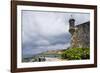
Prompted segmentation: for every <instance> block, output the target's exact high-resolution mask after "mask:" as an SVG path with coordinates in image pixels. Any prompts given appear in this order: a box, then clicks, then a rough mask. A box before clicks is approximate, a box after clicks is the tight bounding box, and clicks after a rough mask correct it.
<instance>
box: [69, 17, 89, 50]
mask: <svg viewBox="0 0 100 73" xmlns="http://www.w3.org/2000/svg"><path fill="white" fill-rule="evenodd" d="M69 32H70V33H71V35H72V36H71V48H89V47H90V21H87V22H84V23H82V24H78V25H76V26H75V19H74V18H70V19H69Z"/></svg>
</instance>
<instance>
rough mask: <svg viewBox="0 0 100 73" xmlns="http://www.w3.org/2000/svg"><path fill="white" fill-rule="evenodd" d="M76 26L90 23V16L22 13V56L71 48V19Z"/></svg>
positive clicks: (67, 13) (81, 14) (57, 13)
mask: <svg viewBox="0 0 100 73" xmlns="http://www.w3.org/2000/svg"><path fill="white" fill-rule="evenodd" d="M71 15H72V17H73V18H74V19H75V20H76V21H75V25H78V24H81V23H84V22H86V21H89V19H90V18H89V17H90V15H89V14H86V13H70V12H66V13H65V12H43V11H25V10H23V11H22V54H23V55H33V54H37V53H41V52H44V51H47V50H57V49H66V48H67V47H69V46H70V41H71V40H70V38H71V34H70V33H69V31H68V30H69V19H70V18H71Z"/></svg>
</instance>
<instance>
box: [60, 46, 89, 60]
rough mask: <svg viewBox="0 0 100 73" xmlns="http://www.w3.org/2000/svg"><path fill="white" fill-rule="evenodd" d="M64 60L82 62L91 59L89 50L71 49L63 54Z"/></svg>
mask: <svg viewBox="0 0 100 73" xmlns="http://www.w3.org/2000/svg"><path fill="white" fill-rule="evenodd" d="M61 57H62V59H67V60H81V59H89V58H90V49H89V48H70V49H67V50H66V51H64V52H63V53H62V54H61Z"/></svg>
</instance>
